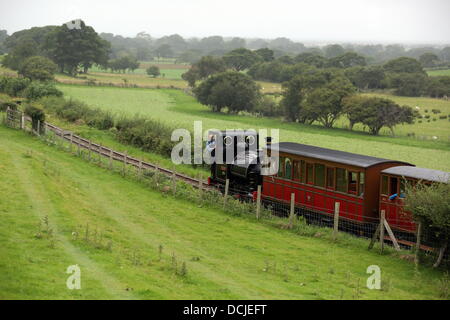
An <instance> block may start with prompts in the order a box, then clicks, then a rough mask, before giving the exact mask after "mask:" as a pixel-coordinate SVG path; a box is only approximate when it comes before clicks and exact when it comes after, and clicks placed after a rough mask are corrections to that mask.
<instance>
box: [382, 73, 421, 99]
mask: <svg viewBox="0 0 450 320" xmlns="http://www.w3.org/2000/svg"><path fill="white" fill-rule="evenodd" d="M389 79H390V80H389V82H390V86H391V87H392V88H396V90H395V94H397V95H399V96H407V97H419V96H421V95H422V94H423V93H424V92H425V90H426V84H427V80H428V77H427V75H426V74H424V73H406V72H403V73H397V74H390V76H389Z"/></svg>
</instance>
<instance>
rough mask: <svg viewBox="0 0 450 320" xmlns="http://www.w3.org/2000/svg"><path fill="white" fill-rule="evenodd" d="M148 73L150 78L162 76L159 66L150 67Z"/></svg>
mask: <svg viewBox="0 0 450 320" xmlns="http://www.w3.org/2000/svg"><path fill="white" fill-rule="evenodd" d="M146 71H147V74H148V75H149V76H152V77H153V78H156V77H157V76H159V75H160V74H161V73H160V71H159V67H158V66H149V67H148V68H147V70H146Z"/></svg>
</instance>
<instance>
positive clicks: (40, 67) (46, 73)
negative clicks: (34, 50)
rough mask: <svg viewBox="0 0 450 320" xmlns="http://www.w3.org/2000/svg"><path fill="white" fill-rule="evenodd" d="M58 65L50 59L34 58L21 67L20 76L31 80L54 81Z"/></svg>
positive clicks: (27, 60)
mask: <svg viewBox="0 0 450 320" xmlns="http://www.w3.org/2000/svg"><path fill="white" fill-rule="evenodd" d="M57 68H58V67H57V65H56V64H55V63H53V61H51V60H50V59H48V58H45V57H40V56H34V57H29V58H27V59H26V60H25V61H24V62H23V64H22V65H21V66H20V67H19V74H21V75H23V76H24V77H26V78H28V79H30V80H40V81H47V80H53V75H54V73H55V72H56V70H57Z"/></svg>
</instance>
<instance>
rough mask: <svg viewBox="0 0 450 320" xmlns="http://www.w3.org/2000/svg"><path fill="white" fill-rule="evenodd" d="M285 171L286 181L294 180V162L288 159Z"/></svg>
mask: <svg viewBox="0 0 450 320" xmlns="http://www.w3.org/2000/svg"><path fill="white" fill-rule="evenodd" d="M285 166H286V168H285V171H284V177H285V178H286V179H291V178H292V162H291V159H289V158H286V160H285Z"/></svg>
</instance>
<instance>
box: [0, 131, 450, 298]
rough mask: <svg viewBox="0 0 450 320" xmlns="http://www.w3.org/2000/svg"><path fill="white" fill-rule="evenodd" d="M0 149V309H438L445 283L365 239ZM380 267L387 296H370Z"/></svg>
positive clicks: (35, 152) (49, 151) (61, 159)
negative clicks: (180, 302) (389, 302)
mask: <svg viewBox="0 0 450 320" xmlns="http://www.w3.org/2000/svg"><path fill="white" fill-rule="evenodd" d="M0 145H1V146H2V148H0V179H1V180H2V183H1V184H0V193H1V194H8V197H3V198H2V201H1V202H0V215H1V219H2V223H1V224H0V256H1V257H2V258H1V260H0V299H442V296H441V295H442V286H441V283H442V282H441V279H442V277H443V275H442V273H440V272H438V271H436V270H431V269H426V268H421V269H420V272H415V271H414V265H413V263H411V262H409V261H406V260H401V259H399V258H398V257H394V256H391V255H390V254H385V255H380V254H379V252H378V250H372V251H368V250H367V243H368V242H367V241H366V240H362V239H355V238H348V237H344V235H342V238H341V240H339V241H338V242H337V243H332V242H330V239H329V238H328V237H327V236H321V237H320V236H319V237H304V236H299V235H297V234H295V233H294V232H291V231H289V230H284V229H280V228H275V227H274V226H271V225H270V224H269V223H268V222H260V223H257V222H256V221H255V219H254V218H253V217H250V216H249V217H234V216H230V215H228V214H226V213H225V212H222V211H216V210H212V209H209V208H208V207H199V206H198V205H196V204H193V203H191V202H187V201H184V200H181V199H175V198H172V197H171V196H163V195H162V194H160V193H158V192H155V191H151V190H149V189H148V188H145V187H144V185H143V184H140V183H138V182H135V181H133V180H130V179H124V178H122V177H121V176H120V175H119V174H116V173H111V172H110V171H107V170H106V169H102V168H99V167H97V166H95V165H93V164H89V163H88V162H85V161H83V160H81V159H80V158H78V157H76V156H72V155H70V154H69V153H68V152H64V151H61V150H59V149H57V148H56V147H50V146H48V145H46V144H44V142H42V141H40V140H38V139H36V138H32V137H30V136H29V135H28V134H26V133H24V132H21V131H18V130H13V129H7V128H5V127H3V126H0ZM387 252H389V253H391V252H392V251H391V250H390V249H389V250H387ZM183 263H185V265H186V270H185V271H186V272H187V273H186V274H185V275H184V276H182V275H180V274H179V273H178V274H177V273H176V272H175V270H180V267H181V266H182V264H183ZM75 264H77V265H78V266H79V267H80V268H81V290H68V289H67V287H66V280H67V277H68V276H69V275H68V274H66V270H67V268H68V267H69V266H71V265H75ZM374 264H376V265H378V266H379V267H380V268H381V272H382V273H381V274H382V290H369V289H367V288H366V280H367V278H368V276H369V275H368V274H367V273H366V270H367V267H368V266H370V265H374Z"/></svg>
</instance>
